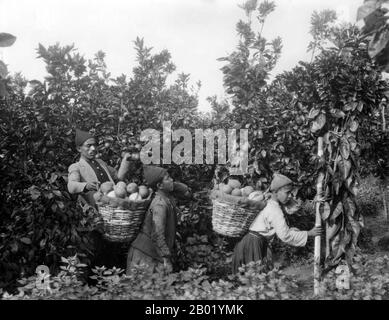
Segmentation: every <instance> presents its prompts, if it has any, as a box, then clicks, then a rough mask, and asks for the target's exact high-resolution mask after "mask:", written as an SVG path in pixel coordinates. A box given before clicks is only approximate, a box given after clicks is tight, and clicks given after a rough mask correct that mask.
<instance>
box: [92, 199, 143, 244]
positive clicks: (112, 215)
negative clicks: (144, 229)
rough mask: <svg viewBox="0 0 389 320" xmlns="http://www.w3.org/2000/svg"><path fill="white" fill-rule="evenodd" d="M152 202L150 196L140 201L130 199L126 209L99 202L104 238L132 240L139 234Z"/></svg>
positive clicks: (122, 240)
mask: <svg viewBox="0 0 389 320" xmlns="http://www.w3.org/2000/svg"><path fill="white" fill-rule="evenodd" d="M150 202H151V198H150V197H149V198H147V199H145V200H142V201H139V202H138V201H137V202H133V201H131V202H130V201H128V204H127V206H126V208H125V209H121V208H120V209H119V208H117V207H113V206H111V205H109V204H102V203H99V204H98V208H99V213H100V215H101V217H102V219H103V225H104V238H105V239H107V240H109V241H113V242H132V241H133V240H134V239H135V238H136V236H137V235H138V232H139V229H140V227H141V225H142V223H143V220H144V217H145V214H146V211H147V209H148V207H149V205H150Z"/></svg>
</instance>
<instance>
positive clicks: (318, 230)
mask: <svg viewBox="0 0 389 320" xmlns="http://www.w3.org/2000/svg"><path fill="white" fill-rule="evenodd" d="M321 233H322V227H321V226H320V227H319V226H315V227H313V228H312V229H311V230H309V231H308V237H316V236H320V235H321Z"/></svg>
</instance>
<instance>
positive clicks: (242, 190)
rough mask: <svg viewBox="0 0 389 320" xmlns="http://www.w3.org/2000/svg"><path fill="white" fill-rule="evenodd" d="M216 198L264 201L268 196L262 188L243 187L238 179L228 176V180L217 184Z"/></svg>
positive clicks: (214, 193)
mask: <svg viewBox="0 0 389 320" xmlns="http://www.w3.org/2000/svg"><path fill="white" fill-rule="evenodd" d="M213 195H214V197H216V198H223V199H225V200H232V201H233V200H235V201H236V202H237V203H250V204H254V203H256V202H262V201H263V200H264V199H265V198H266V193H264V192H263V191H261V190H255V189H254V187H253V186H250V185H248V186H245V187H242V184H241V182H240V181H239V180H238V179H234V178H228V180H227V181H226V182H221V183H219V184H216V185H215V187H214V190H213Z"/></svg>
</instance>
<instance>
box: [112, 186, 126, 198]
mask: <svg viewBox="0 0 389 320" xmlns="http://www.w3.org/2000/svg"><path fill="white" fill-rule="evenodd" d="M114 190H115V195H116V197H118V198H122V199H124V198H125V197H126V196H127V191H126V189H125V188H123V187H122V186H121V185H116V186H115V188H114Z"/></svg>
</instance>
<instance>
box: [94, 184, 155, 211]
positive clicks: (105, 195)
mask: <svg viewBox="0 0 389 320" xmlns="http://www.w3.org/2000/svg"><path fill="white" fill-rule="evenodd" d="M151 194H152V189H150V188H148V187H146V186H144V185H140V186H138V185H137V184H136V183H134V182H130V183H129V184H126V183H125V182H123V181H119V182H118V183H117V184H116V185H115V184H114V183H113V182H110V181H107V182H104V183H102V184H101V185H100V189H99V190H98V191H97V192H96V193H95V194H94V198H95V201H96V203H97V204H99V205H101V204H103V205H110V206H112V207H115V208H119V209H126V208H127V207H128V206H129V204H130V203H131V202H133V203H140V202H143V201H145V200H148V199H150V197H151Z"/></svg>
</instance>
